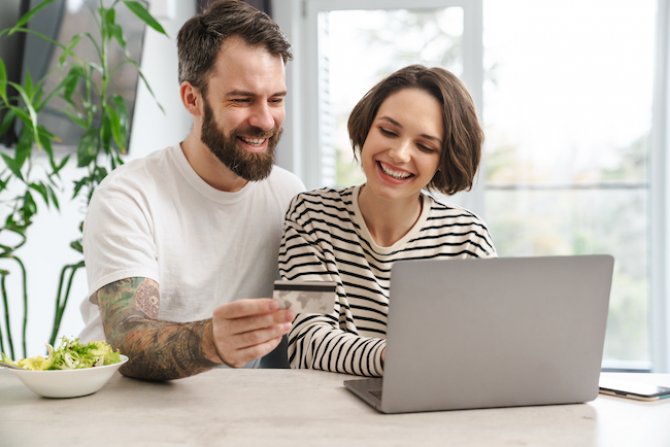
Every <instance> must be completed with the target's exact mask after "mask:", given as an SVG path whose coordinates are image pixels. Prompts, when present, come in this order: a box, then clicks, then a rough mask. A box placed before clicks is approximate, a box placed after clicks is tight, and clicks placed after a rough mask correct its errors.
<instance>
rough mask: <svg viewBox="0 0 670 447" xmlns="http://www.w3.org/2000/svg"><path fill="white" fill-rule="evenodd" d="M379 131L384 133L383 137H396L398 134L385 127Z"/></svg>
mask: <svg viewBox="0 0 670 447" xmlns="http://www.w3.org/2000/svg"><path fill="white" fill-rule="evenodd" d="M379 131H380V132H381V133H382V135H385V136H387V137H395V136H396V133H395V132H393V131H392V130H389V129H386V128H384V127H380V128H379Z"/></svg>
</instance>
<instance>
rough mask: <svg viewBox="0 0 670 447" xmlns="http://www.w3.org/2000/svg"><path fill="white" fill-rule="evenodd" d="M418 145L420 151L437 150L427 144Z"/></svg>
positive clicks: (429, 152) (430, 152) (429, 151)
mask: <svg viewBox="0 0 670 447" xmlns="http://www.w3.org/2000/svg"><path fill="white" fill-rule="evenodd" d="M417 147H418V148H419V150H420V151H422V152H426V153H428V154H432V153H433V152H437V150H436V149H435V148H434V147H432V146H426V145H425V144H418V145H417Z"/></svg>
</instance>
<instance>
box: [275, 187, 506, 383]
mask: <svg viewBox="0 0 670 447" xmlns="http://www.w3.org/2000/svg"><path fill="white" fill-rule="evenodd" d="M359 190H360V186H358V187H349V188H345V189H327V188H324V189H319V190H315V191H310V192H306V193H302V194H299V195H298V196H296V197H295V198H294V199H293V201H292V202H291V205H290V206H289V209H288V211H287V213H286V220H285V223H284V235H283V237H282V241H281V248H280V250H279V273H280V275H281V276H282V278H283V279H287V280H309V281H318V280H323V281H335V282H336V283H337V299H336V301H335V307H334V309H333V312H332V313H330V314H325V315H321V314H298V315H297V316H296V319H295V321H294V322H293V329H292V330H291V332H290V333H289V337H288V338H289V346H288V355H289V362H290V364H291V367H293V368H312V369H321V370H324V371H333V372H340V373H348V374H357V375H363V376H381V375H382V374H383V365H382V362H381V353H382V350H383V349H384V347H385V346H386V320H387V316H388V306H389V284H390V275H391V266H392V264H393V263H394V262H396V261H400V260H410V259H434V258H469V257H490V256H496V251H495V248H494V246H493V242H492V239H491V236H490V235H489V232H488V230H487V228H486V226H485V225H484V223H483V222H482V221H481V220H480V219H479V218H478V217H477V216H475V215H474V214H472V213H471V212H469V211H467V210H465V209H462V208H458V207H454V206H448V205H445V204H443V203H440V202H439V201H437V200H435V199H434V198H433V197H431V196H429V195H425V194H424V195H422V198H423V207H422V212H421V215H420V216H419V219H418V220H417V222H416V223H415V224H414V226H413V227H412V229H411V230H410V231H409V232H408V233H407V234H406V235H405V236H403V237H402V238H401V239H400V240H399V241H397V242H396V243H394V244H393V245H392V246H389V247H382V246H379V245H377V244H376V243H375V241H374V240H373V238H372V237H371V236H370V233H369V231H368V229H367V227H366V225H365V221H364V220H363V217H362V215H361V212H360V208H359V206H358V200H357V198H358V192H359Z"/></svg>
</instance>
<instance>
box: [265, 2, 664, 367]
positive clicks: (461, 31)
mask: <svg viewBox="0 0 670 447" xmlns="http://www.w3.org/2000/svg"><path fill="white" fill-rule="evenodd" d="M668 3H669V2H668V1H667V0H660V1H657V0H639V1H634V0H593V1H591V2H565V1H563V0H541V1H530V0H482V1H461V2H459V1H449V0H434V1H431V0H425V1H419V0H413V1H410V0H397V1H391V0H387V1H378V0H358V1H345V0H340V1H332V0H304V1H299V0H295V1H294V4H293V5H294V6H293V7H294V8H296V9H295V11H294V12H295V14H294V16H293V19H294V21H293V22H291V23H295V21H298V23H300V24H301V26H299V27H298V29H299V33H298V34H297V35H293V36H289V37H290V38H291V41H292V42H296V41H299V42H300V44H299V47H298V48H297V52H296V61H295V66H294V67H292V68H290V70H292V72H291V74H290V76H291V78H292V80H291V81H292V82H296V79H300V84H299V85H296V84H293V85H292V86H290V89H291V92H292V95H293V94H294V93H295V92H296V90H300V92H299V97H298V99H297V101H298V102H299V104H297V105H296V106H295V107H296V108H295V109H294V110H293V113H294V115H293V117H292V115H291V111H289V117H288V121H291V120H293V121H300V123H301V126H298V127H294V132H293V135H289V144H291V143H292V144H294V145H295V144H296V143H298V145H299V146H300V147H302V148H304V150H303V151H302V153H301V155H299V157H298V158H299V162H297V163H294V164H293V165H292V166H289V167H292V168H294V169H296V170H297V172H299V173H300V174H301V175H302V177H303V179H304V180H305V182H306V184H307V186H308V187H310V188H312V187H319V186H323V185H350V184H354V183H359V182H360V181H361V179H362V177H361V173H360V170H359V169H358V168H357V166H356V164H355V163H353V161H352V155H351V154H352V153H351V148H350V143H349V140H348V136H347V131H346V120H347V117H348V113H349V111H350V110H351V108H352V107H353V106H354V104H355V103H356V101H358V99H360V97H361V96H362V94H363V93H364V92H365V91H367V89H368V88H370V87H371V86H372V85H373V84H374V83H375V82H376V81H377V80H379V79H381V77H383V76H384V75H385V74H387V73H389V72H391V71H393V70H394V69H396V68H399V67H401V66H404V65H407V64H409V63H422V64H424V65H440V66H443V67H445V68H447V69H450V70H451V71H453V72H454V73H455V74H457V75H459V76H461V78H462V79H463V80H464V81H465V83H466V84H467V85H468V87H469V89H470V91H471V93H472V94H473V97H474V98H475V100H476V102H477V103H478V107H479V108H480V115H481V116H482V121H483V124H484V129H485V132H486V146H485V154H484V159H483V162H482V166H481V171H480V174H479V178H478V182H477V184H476V186H475V188H474V190H473V191H472V192H470V193H467V194H461V195H459V196H458V197H455V198H450V200H452V201H456V202H457V203H460V204H462V205H464V206H466V207H468V208H470V209H472V210H473V211H475V212H477V213H478V214H480V215H481V216H482V217H483V218H484V219H485V220H486V221H487V223H488V224H489V226H490V228H491V231H492V234H493V237H494V238H495V240H496V244H497V247H498V250H499V253H500V255H503V256H523V255H554V254H556V255H560V254H586V253H611V254H613V255H614V256H615V258H616V266H615V276H614V281H613V285H612V295H611V302H610V314H609V318H608V330H607V337H606V343H605V353H604V357H605V360H604V366H605V367H611V368H622V369H649V368H653V369H655V370H657V371H660V370H667V368H668V355H667V352H668V344H670V343H669V340H668V335H667V332H666V330H667V329H666V328H667V317H665V314H664V313H663V312H664V309H666V308H667V305H666V301H667V300H666V299H665V296H664V295H665V293H664V290H665V289H666V287H665V279H664V278H665V275H664V272H665V270H664V269H665V265H666V262H665V259H666V256H667V255H666V253H667V250H666V248H665V244H666V241H665V236H664V231H663V230H664V227H663V222H665V221H666V220H667V219H666V216H665V213H666V205H665V197H666V193H665V188H666V184H665V183H666V180H665V178H666V171H665V168H664V167H659V166H658V165H657V164H655V163H652V160H657V163H660V165H661V166H665V158H664V156H663V155H662V154H664V151H663V147H665V146H666V145H667V142H666V138H667V137H666V133H665V132H666V131H665V128H666V127H667V121H668V118H667V102H668V90H667V83H668V81H667V78H668V68H667V65H668V61H667V59H668V56H667V54H668V37H667V36H665V38H664V37H663V35H662V33H666V34H667V32H668V31H667V28H668V22H670V18H669V17H668V16H670V12H669V10H670V6H668ZM280 16H281V15H280ZM278 20H279V21H280V23H282V21H281V17H278ZM282 27H283V28H284V29H286V25H285V24H282ZM298 36H300V38H299V39H298ZM297 39H298V40H297ZM657 47H658V48H657ZM309 92H316V93H315V94H311V93H309ZM293 98H294V99H295V98H296V97H295V96H293ZM654 101H656V102H654ZM298 112H299V113H298ZM295 113H298V114H295ZM297 117H300V119H298V118H297ZM287 133H288V134H291V132H287ZM285 144H286V143H285ZM656 157H661V158H656ZM652 310H653V311H652Z"/></svg>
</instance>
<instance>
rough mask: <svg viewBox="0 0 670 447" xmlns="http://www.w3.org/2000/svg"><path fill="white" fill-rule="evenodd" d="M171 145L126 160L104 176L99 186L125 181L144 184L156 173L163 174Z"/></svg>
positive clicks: (123, 182) (120, 183) (124, 182)
mask: <svg viewBox="0 0 670 447" xmlns="http://www.w3.org/2000/svg"><path fill="white" fill-rule="evenodd" d="M171 150H173V147H172V146H170V147H167V148H164V149H160V150H157V151H154V152H152V153H150V154H148V155H146V156H144V157H141V158H135V159H132V160H129V161H126V162H125V163H124V164H122V165H121V166H118V167H117V168H116V169H114V170H113V171H112V172H110V173H109V175H107V177H105V180H104V181H103V182H102V184H101V185H100V187H103V188H104V187H109V186H112V185H117V186H118V185H123V184H126V183H131V184H133V183H139V184H146V182H147V181H148V180H150V178H151V177H152V176H154V175H156V174H158V173H163V175H164V174H165V167H166V165H167V164H168V163H167V161H168V159H169V157H170V151H171Z"/></svg>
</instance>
